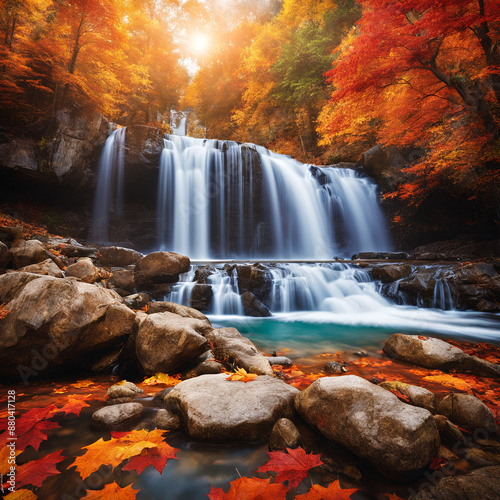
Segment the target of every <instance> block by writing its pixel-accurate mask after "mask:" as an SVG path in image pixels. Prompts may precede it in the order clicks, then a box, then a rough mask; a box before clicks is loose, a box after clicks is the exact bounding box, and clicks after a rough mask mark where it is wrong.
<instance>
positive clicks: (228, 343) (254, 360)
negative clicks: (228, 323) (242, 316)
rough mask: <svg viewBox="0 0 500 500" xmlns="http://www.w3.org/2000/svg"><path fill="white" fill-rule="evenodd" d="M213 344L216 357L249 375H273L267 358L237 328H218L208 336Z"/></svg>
mask: <svg viewBox="0 0 500 500" xmlns="http://www.w3.org/2000/svg"><path fill="white" fill-rule="evenodd" d="M206 338H207V340H208V341H209V342H210V343H211V344H212V349H213V353H214V357H215V358H216V359H219V360H221V361H223V362H229V363H231V364H234V365H235V366H237V367H239V368H244V369H245V370H246V371H247V372H248V373H257V375H270V376H272V375H273V370H272V368H271V366H270V365H269V362H268V361H267V358H265V357H264V356H263V355H262V354H261V353H260V352H259V351H258V350H257V348H256V347H255V346H254V345H253V343H252V342H250V340H249V339H247V338H246V337H243V335H241V333H240V332H239V331H238V330H236V328H218V329H217V330H212V331H211V332H208V333H207V334H206Z"/></svg>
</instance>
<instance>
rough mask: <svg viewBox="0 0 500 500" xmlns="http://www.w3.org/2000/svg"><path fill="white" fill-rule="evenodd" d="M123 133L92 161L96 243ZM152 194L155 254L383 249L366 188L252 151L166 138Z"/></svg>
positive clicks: (293, 255)
mask: <svg viewBox="0 0 500 500" xmlns="http://www.w3.org/2000/svg"><path fill="white" fill-rule="evenodd" d="M124 130H125V129H120V134H119V135H117V132H115V133H114V134H112V136H111V137H110V138H109V139H108V142H107V143H106V146H105V148H104V152H103V156H102V158H101V167H102V168H100V170H99V179H98V189H97V192H96V210H95V214H94V219H95V226H94V230H93V232H92V236H93V239H94V240H97V241H107V224H108V222H109V216H108V215H107V211H109V210H110V209H111V208H112V203H111V199H112V197H113V194H112V193H113V192H114V193H116V194H115V197H116V199H117V200H119V199H120V197H121V196H123V195H120V193H122V192H123V155H122V154H116V153H114V152H113V151H115V150H117V151H121V150H122V141H123V138H124V135H125V131H124ZM118 141H121V142H118ZM115 164H116V165H118V166H116V165H115ZM115 172H116V175H118V177H117V178H116V179H117V180H116V181H115V184H116V186H115V184H113V182H114V181H113V179H114V177H113V176H114V175H115ZM125 176H126V173H125ZM155 191H156V194H157V215H156V232H157V248H156V249H168V250H173V251H176V252H179V253H182V254H185V255H188V256H189V257H190V258H191V259H195V260H213V259H227V258H240V259H247V258H258V259H273V260H280V259H283V260H286V259H301V260H327V259H331V258H333V257H334V256H343V257H350V256H351V255H352V254H353V253H356V252H360V251H380V250H387V249H389V248H390V238H389V233H388V230H387V227H386V223H385V221H384V218H383V216H382V213H381V211H380V208H379V206H378V201H377V187H376V185H375V184H374V183H373V182H372V181H370V180H369V179H368V178H365V177H363V176H362V175H361V174H359V173H358V172H356V171H354V170H350V169H342V168H333V167H324V168H320V167H315V166H307V165H303V164H302V163H300V162H298V161H295V160H293V159H291V158H289V157H286V156H283V155H279V154H276V153H272V152H270V151H268V150H266V149H265V148H262V147H259V146H255V145H253V144H237V143H235V142H231V141H216V140H203V139H194V138H189V137H181V136H177V135H167V136H165V140H164V149H163V151H162V153H161V158H160V165H159V173H158V178H157V184H156V185H155V186H152V192H155ZM106 210H107V211H106ZM116 210H117V211H118V203H117V208H116ZM104 236H106V237H104Z"/></svg>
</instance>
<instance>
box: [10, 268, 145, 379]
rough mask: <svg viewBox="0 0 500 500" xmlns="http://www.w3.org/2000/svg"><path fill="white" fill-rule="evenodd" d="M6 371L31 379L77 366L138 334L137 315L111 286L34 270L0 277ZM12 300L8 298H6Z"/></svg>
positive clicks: (12, 374) (12, 375) (11, 375)
mask: <svg viewBox="0 0 500 500" xmlns="http://www.w3.org/2000/svg"><path fill="white" fill-rule="evenodd" d="M0 295H2V302H7V303H6V310H9V311H11V312H10V314H9V315H8V316H7V317H6V318H5V319H4V320H2V321H1V322H0V373H1V374H2V375H5V376H6V377H9V378H13V377H17V378H19V377H20V378H23V379H24V380H26V379H27V378H29V377H31V376H36V375H38V374H39V373H45V372H49V371H51V370H54V369H55V368H56V367H59V366H67V367H70V368H75V367H78V366H81V364H82V363H85V362H87V361H90V360H91V359H92V358H93V356H94V354H99V353H101V352H103V351H104V350H111V349H113V348H115V347H116V346H117V345H119V344H120V343H123V342H124V341H125V340H126V339H127V337H128V335H130V334H131V333H132V326H133V323H134V320H135V314H134V313H133V312H132V311H131V310H130V309H129V308H128V307H126V306H125V305H123V304H122V303H121V298H120V297H119V296H118V295H116V294H115V293H114V292H112V291H111V290H106V289H104V288H99V287H96V286H94V285H90V284H88V283H82V282H78V281H75V280H71V279H66V278H54V277H52V276H40V275H35V274H30V273H19V272H16V273H9V274H7V275H3V276H0ZM4 299H6V300H4Z"/></svg>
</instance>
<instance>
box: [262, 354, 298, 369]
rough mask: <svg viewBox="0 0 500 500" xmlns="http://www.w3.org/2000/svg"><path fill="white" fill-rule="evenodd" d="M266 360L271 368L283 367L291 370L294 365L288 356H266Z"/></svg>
mask: <svg viewBox="0 0 500 500" xmlns="http://www.w3.org/2000/svg"><path fill="white" fill-rule="evenodd" d="M266 359H267V361H268V362H269V364H270V365H271V366H275V365H281V366H282V367H283V368H290V366H292V365H293V361H292V360H291V359H290V358H287V357H286V356H269V357H268V356H266Z"/></svg>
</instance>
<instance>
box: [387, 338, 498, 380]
mask: <svg viewBox="0 0 500 500" xmlns="http://www.w3.org/2000/svg"><path fill="white" fill-rule="evenodd" d="M383 350H384V352H385V353H386V354H387V355H388V356H390V357H391V358H395V359H398V360H401V361H406V362H407V363H413V364H416V365H419V366H424V367H426V368H432V369H438V370H444V371H449V370H455V371H457V372H462V373H472V374H474V375H479V376H482V377H499V376H500V365H497V364H495V363H490V362H489V361H485V360H484V359H480V358H478V357H477V356H471V355H469V354H467V353H465V352H464V351H462V350H461V349H459V348H458V347H454V346H452V345H451V344H448V342H444V341H443V340H440V339H436V338H432V337H424V336H421V335H404V334H402V333H395V334H394V335H391V337H389V339H387V340H386V342H385V344H384V348H383Z"/></svg>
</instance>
